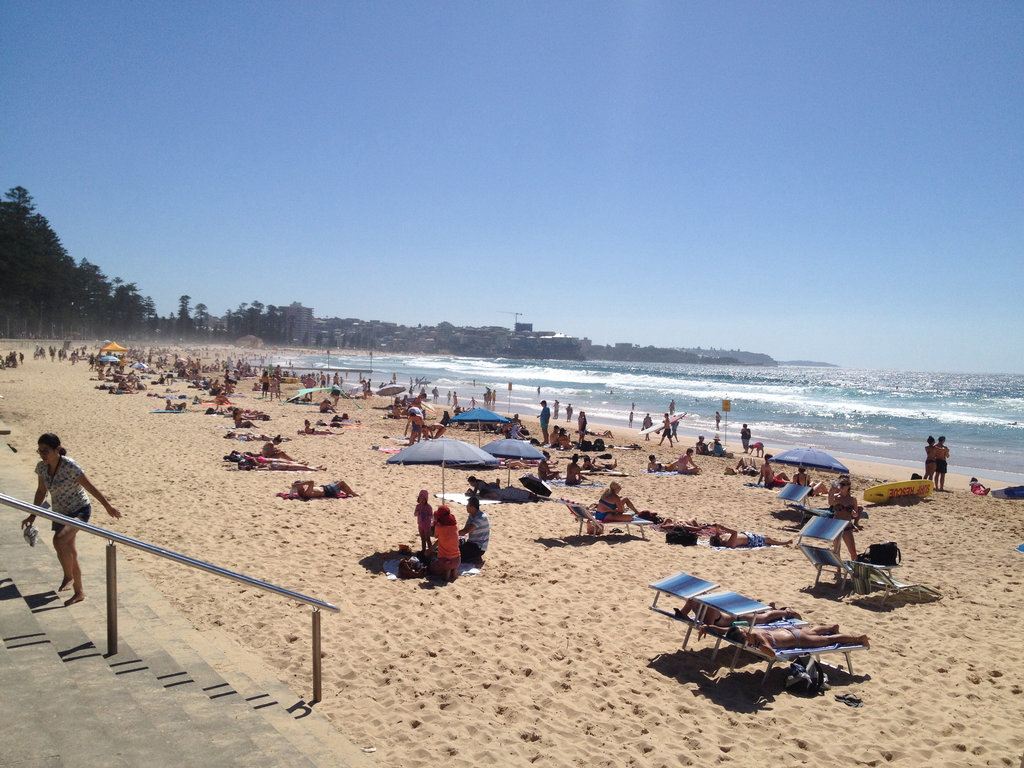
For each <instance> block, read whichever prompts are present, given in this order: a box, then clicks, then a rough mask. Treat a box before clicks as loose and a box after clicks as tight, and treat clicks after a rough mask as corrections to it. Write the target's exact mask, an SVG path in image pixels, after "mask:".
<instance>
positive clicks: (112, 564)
mask: <svg viewBox="0 0 1024 768" xmlns="http://www.w3.org/2000/svg"><path fill="white" fill-rule="evenodd" d="M116 653H117V545H116V544H115V543H114V540H113V539H108V540H107V655H108V656H113V655H115V654H116Z"/></svg>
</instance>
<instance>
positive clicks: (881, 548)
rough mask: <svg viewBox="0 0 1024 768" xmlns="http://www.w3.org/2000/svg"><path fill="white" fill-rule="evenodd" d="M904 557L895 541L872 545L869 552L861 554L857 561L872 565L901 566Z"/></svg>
mask: <svg viewBox="0 0 1024 768" xmlns="http://www.w3.org/2000/svg"><path fill="white" fill-rule="evenodd" d="M902 558H903V555H902V554H901V553H900V548H899V547H898V546H896V542H895V541H887V542H886V543H885V544H871V545H869V546H868V551H867V552H861V553H860V554H859V555H858V556H857V559H858V560H859V561H860V562H862V563H871V564H872V565H899V564H900V560H901V559H902Z"/></svg>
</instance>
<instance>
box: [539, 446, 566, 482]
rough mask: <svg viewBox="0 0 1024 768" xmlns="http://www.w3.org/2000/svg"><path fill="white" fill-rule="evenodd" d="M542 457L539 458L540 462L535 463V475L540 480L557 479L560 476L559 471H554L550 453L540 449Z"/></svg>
mask: <svg viewBox="0 0 1024 768" xmlns="http://www.w3.org/2000/svg"><path fill="white" fill-rule="evenodd" d="M542 453H543V454H544V458H543V459H541V460H540V464H538V465H537V477H539V478H540V479H541V480H557V479H558V478H560V477H561V476H562V473H561V472H557V471H555V469H554V468H553V467H552V466H551V464H552V461H551V454H550V453H548V452H547V451H542Z"/></svg>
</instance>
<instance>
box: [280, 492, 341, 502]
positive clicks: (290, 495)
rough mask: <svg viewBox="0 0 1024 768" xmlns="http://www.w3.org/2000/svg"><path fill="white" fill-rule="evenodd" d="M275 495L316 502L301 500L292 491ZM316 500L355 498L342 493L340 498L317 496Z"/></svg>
mask: <svg viewBox="0 0 1024 768" xmlns="http://www.w3.org/2000/svg"><path fill="white" fill-rule="evenodd" d="M275 495H276V496H279V497H281V498H282V499H299V500H301V501H316V499H303V498H302V497H301V496H299V494H297V493H295V492H294V491H289V492H282V493H278V494H275ZM316 498H317V499H320V498H323V499H351V498H355V497H353V496H348V495H346V494H344V493H343V494H341V495H340V496H318V497H316Z"/></svg>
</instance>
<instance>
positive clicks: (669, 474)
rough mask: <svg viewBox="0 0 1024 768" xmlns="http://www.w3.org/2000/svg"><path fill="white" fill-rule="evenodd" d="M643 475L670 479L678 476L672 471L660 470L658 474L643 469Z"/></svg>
mask: <svg viewBox="0 0 1024 768" xmlns="http://www.w3.org/2000/svg"><path fill="white" fill-rule="evenodd" d="M644 474H645V475H654V476H655V477H672V476H674V475H678V474H679V473H678V472H674V471H672V470H665V469H663V470H661V471H660V472H651V470H649V469H645V470H644Z"/></svg>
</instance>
